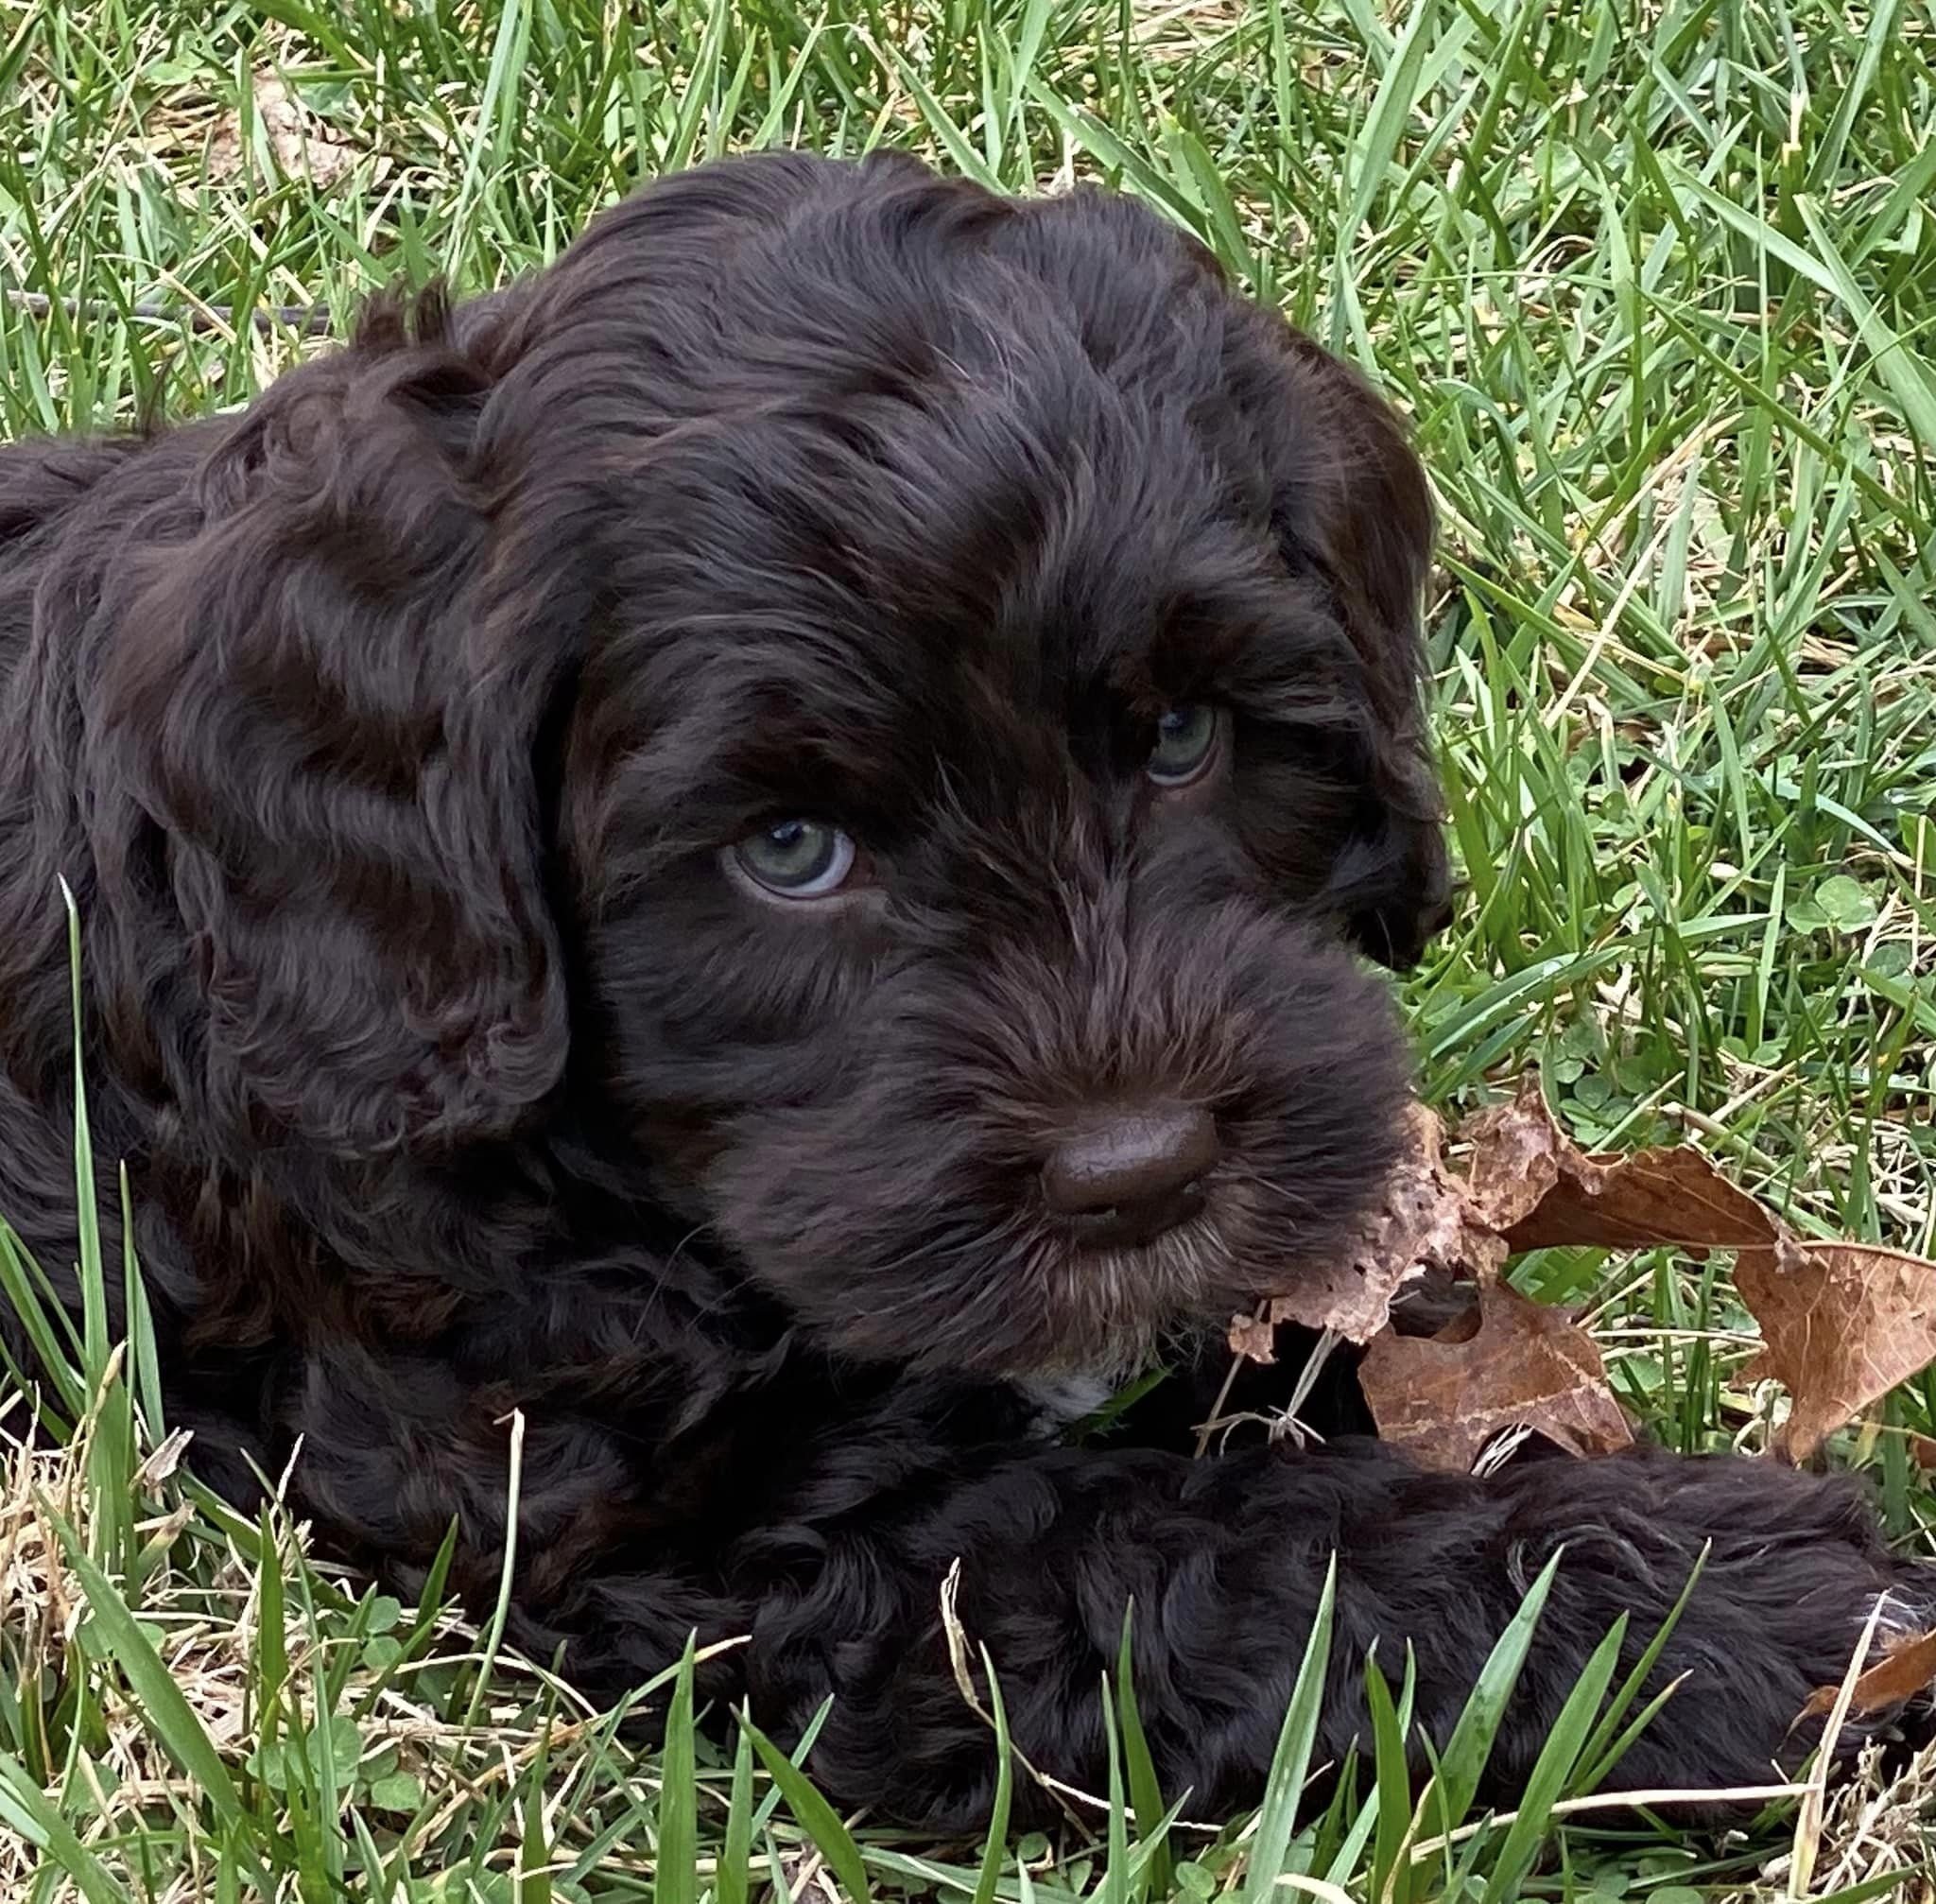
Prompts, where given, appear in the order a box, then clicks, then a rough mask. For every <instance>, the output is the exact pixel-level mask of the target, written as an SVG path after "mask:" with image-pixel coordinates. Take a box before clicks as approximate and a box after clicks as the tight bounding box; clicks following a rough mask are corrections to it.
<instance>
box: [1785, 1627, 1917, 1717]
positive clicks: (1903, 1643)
mask: <svg viewBox="0 0 1936 1904" xmlns="http://www.w3.org/2000/svg"><path fill="white" fill-rule="evenodd" d="M1932 1685H1936V1633H1921V1634H1904V1635H1902V1636H1900V1637H1898V1638H1897V1639H1895V1640H1894V1641H1893V1642H1892V1644H1891V1645H1890V1646H1889V1647H1888V1648H1887V1649H1886V1650H1885V1651H1884V1653H1883V1655H1882V1657H1881V1658H1880V1659H1879V1660H1877V1661H1876V1664H1875V1665H1874V1666H1872V1667H1869V1668H1868V1669H1866V1670H1864V1671H1863V1672H1862V1673H1861V1674H1860V1675H1859V1676H1858V1678H1857V1680H1856V1684H1855V1689H1854V1691H1853V1692H1852V1693H1851V1694H1850V1697H1849V1710H1850V1711H1851V1712H1854V1713H1857V1714H1860V1715H1867V1714H1869V1713H1872V1712H1889V1711H1892V1710H1893V1708H1894V1707H1896V1706H1898V1705H1905V1704H1907V1702H1908V1701H1910V1700H1911V1699H1913V1698H1915V1696H1916V1695H1917V1693H1919V1692H1927V1690H1928V1689H1929V1688H1930V1687H1931V1686H1932ZM1840 1694H1841V1687H1839V1686H1821V1687H1817V1688H1816V1689H1815V1690H1814V1691H1813V1692H1811V1693H1810V1694H1809V1695H1808V1703H1807V1705H1805V1706H1803V1708H1802V1710H1801V1713H1800V1715H1799V1718H1800V1719H1820V1718H1821V1717H1822V1716H1823V1714H1824V1713H1825V1712H1827V1711H1828V1710H1829V1709H1830V1708H1831V1707H1832V1706H1833V1705H1835V1702H1836V1700H1837V1698H1838V1697H1839V1696H1840Z"/></svg>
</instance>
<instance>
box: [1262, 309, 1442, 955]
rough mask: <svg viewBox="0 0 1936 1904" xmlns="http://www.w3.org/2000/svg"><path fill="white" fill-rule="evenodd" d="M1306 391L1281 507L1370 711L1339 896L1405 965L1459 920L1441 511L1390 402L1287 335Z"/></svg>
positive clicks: (1294, 369)
mask: <svg viewBox="0 0 1936 1904" xmlns="http://www.w3.org/2000/svg"><path fill="white" fill-rule="evenodd" d="M1280 336H1281V337H1283V338H1287V339H1288V348H1289V354H1290V370H1291V374H1292V377H1293V379H1294V381H1295V384H1296V386H1297V395H1298V402H1297V403H1296V405H1295V406H1294V409H1295V411H1296V416H1297V423H1298V426H1299V438H1300V441H1299V442H1298V444H1297V446H1296V454H1297V459H1298V477H1299V480H1298V482H1297V483H1296V486H1295V489H1294V491H1293V492H1292V493H1288V494H1287V495H1286V496H1285V497H1284V498H1283V500H1282V502H1281V505H1280V507H1281V510H1282V515H1281V518H1280V523H1279V529H1280V533H1281V535H1282V536H1283V537H1284V539H1285V540H1286V542H1287V543H1288V544H1289V545H1291V552H1292V559H1293V562H1294V563H1296V564H1297V565H1299V566H1303V567H1308V568H1311V569H1314V570H1315V571H1316V572H1317V573H1318V574H1320V575H1321V576H1322V578H1323V580H1324V582H1325V584H1326V586H1327V587H1328V589H1329V591H1330V594H1331V596H1332V598H1333V600H1334V601H1335V602H1336V603H1337V605H1338V609H1339V612H1340V614H1341V616H1342V618H1343V621H1344V625H1345V629H1346V632H1348V633H1349V635H1350V637H1351V641H1352V645H1353V647H1354V648H1355V649H1356V650H1357V658H1358V666H1360V668H1361V669H1362V670H1363V672H1362V681H1363V684H1364V688H1365V692H1366V696H1367V699H1368V701H1369V702H1370V713H1371V731H1370V733H1369V735H1368V736H1367V743H1368V746H1367V752H1368V754H1369V758H1368V760H1367V761H1366V762H1365V763H1364V766H1365V777H1366V781H1367V788H1366V806H1365V812H1364V814H1363V817H1362V822H1361V824H1360V826H1359V828H1358V829H1357V833H1356V835H1355V836H1354V838H1353V839H1352V840H1351V841H1350V843H1349V844H1348V845H1347V846H1346V848H1345V850H1344V852H1343V853H1342V854H1341V855H1340V858H1339V861H1338V864H1337V867H1336V868H1335V870H1334V873H1333V875H1332V879H1331V882H1330V889H1329V896H1330V897H1331V899H1332V900H1333V901H1334V902H1335V903H1336V904H1337V905H1338V907H1339V909H1340V912H1341V913H1342V914H1343V915H1344V916H1345V918H1346V919H1347V920H1348V921H1349V923H1350V927H1351V931H1352V934H1353V936H1354V938H1355V939H1356V940H1357V943H1358V944H1359V946H1360V947H1361V949H1362V950H1364V951H1365V952H1366V953H1368V954H1369V955H1370V956H1371V957H1373V958H1374V959H1377V960H1379V961H1382V962H1383V963H1385V964H1387V965H1391V966H1393V967H1396V968H1399V969H1403V968H1404V967H1407V966H1409V965H1411V964H1414V963H1416V962H1417V961H1418V958H1419V956H1420V954H1421V953H1422V952H1423V951H1424V950H1425V947H1426V942H1427V941H1428V940H1429V939H1430V938H1431V937H1432V935H1433V934H1434V933H1436V932H1438V931H1439V930H1441V929H1442V928H1443V926H1445V924H1446V923H1447V920H1448V917H1449V913H1450V904H1449V899H1450V891H1451V881H1450V873H1449V867H1448V863H1447V859H1446V853H1445V839H1444V833H1443V809H1442V805H1441V800H1440V793H1439V783H1438V775H1437V772H1436V770H1435V769H1434V767H1433V764H1432V758H1431V746H1430V739H1429V736H1428V735H1427V732H1426V717H1425V709H1424V704H1423V690H1424V685H1425V676H1426V666H1425V649H1424V643H1423V640H1422V638H1421V634H1420V628H1419V614H1420V597H1421V595H1422V593H1423V591H1424V587H1425V581H1426V573H1427V570H1428V567H1429V564H1430V561H1431V550H1432V535H1433V512H1432V502H1431V493H1430V491H1429V489H1428V488H1427V487H1426V477H1425V472H1424V470H1423V468H1422V467H1421V466H1420V463H1419V460H1418V458H1417V457H1416V456H1415V455H1414V454H1413V452H1412V449H1411V445H1410V444H1409V442H1408V441H1406V436H1405V432H1404V429H1403V427H1402V425H1401V424H1400V423H1399V420H1398V418H1397V417H1396V416H1395V415H1394V414H1393V412H1392V409H1391V407H1390V406H1389V405H1387V404H1386V403H1385V401H1384V400H1383V399H1382V398H1381V397H1380V396H1379V395H1378V394H1377V393H1376V391H1374V389H1372V388H1371V386H1370V385H1369V384H1368V383H1367V382H1366V381H1365V380H1364V379H1363V378H1362V377H1361V376H1360V375H1359V374H1358V373H1357V371H1355V370H1354V369H1352V368H1351V367H1350V366H1349V365H1347V364H1344V363H1342V362H1340V360H1339V359H1338V358H1336V357H1334V356H1332V355H1329V354H1328V353H1327V352H1325V351H1323V350H1321V349H1320V348H1319V347H1318V345H1317V344H1315V343H1313V342H1312V341H1311V340H1310V339H1308V338H1305V337H1303V336H1301V335H1299V334H1297V333H1295V332H1288V331H1287V332H1283V333H1280Z"/></svg>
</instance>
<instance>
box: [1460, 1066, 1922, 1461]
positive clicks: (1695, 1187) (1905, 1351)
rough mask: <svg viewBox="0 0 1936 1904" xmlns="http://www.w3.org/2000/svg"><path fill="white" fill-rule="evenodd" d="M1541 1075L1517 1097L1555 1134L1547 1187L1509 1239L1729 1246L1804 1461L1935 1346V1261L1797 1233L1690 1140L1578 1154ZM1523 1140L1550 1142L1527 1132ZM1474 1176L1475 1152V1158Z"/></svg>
mask: <svg viewBox="0 0 1936 1904" xmlns="http://www.w3.org/2000/svg"><path fill="white" fill-rule="evenodd" d="M1536 1099H1537V1087H1536V1086H1535V1087H1533V1090H1532V1091H1531V1092H1530V1093H1529V1091H1528V1089H1527V1087H1526V1086H1525V1085H1522V1086H1521V1089H1520V1094H1519V1098H1518V1099H1517V1100H1516V1101H1515V1103H1514V1105H1513V1107H1512V1109H1513V1112H1514V1113H1516V1114H1521V1115H1524V1116H1528V1117H1531V1118H1533V1119H1534V1120H1535V1121H1537V1120H1540V1119H1544V1121H1545V1122H1546V1124H1547V1127H1548V1129H1549V1130H1550V1131H1551V1134H1552V1137H1553V1139H1554V1140H1555V1142H1556V1146H1557V1148H1556V1150H1555V1151H1554V1153H1553V1155H1554V1159H1555V1164H1556V1168H1555V1170H1554V1174H1553V1180H1552V1184H1551V1187H1550V1188H1548V1189H1547V1191H1546V1193H1545V1194H1544V1195H1543V1196H1541V1197H1540V1198H1538V1199H1537V1200H1536V1201H1534V1202H1533V1203H1530V1204H1529V1205H1527V1206H1525V1207H1524V1209H1523V1210H1520V1211H1518V1212H1517V1213H1516V1214H1515V1216H1514V1220H1513V1223H1512V1225H1511V1227H1510V1228H1509V1229H1508V1230H1507V1233H1506V1242H1507V1246H1508V1247H1509V1248H1510V1249H1511V1250H1512V1251H1513V1253H1515V1254H1516V1253H1517V1252H1519V1251H1521V1250H1533V1249H1549V1248H1552V1247H1554V1246H1555V1245H1559V1244H1565V1243H1582V1244H1589V1245H1593V1246H1595V1247H1598V1248H1601V1249H1615V1250H1637V1249H1649V1248H1652V1247H1654V1246H1656V1245H1662V1244H1665V1245H1668V1246H1670V1247H1673V1248H1677V1249H1683V1250H1687V1251H1690V1252H1693V1253H1695V1254H1697V1255H1699V1254H1703V1253H1704V1252H1706V1251H1708V1250H1710V1249H1731V1250H1735V1251H1737V1252H1738V1253H1739V1254H1738V1255H1737V1260H1736V1268H1735V1287H1736V1288H1737V1290H1739V1291H1740V1295H1741V1300H1742V1301H1743V1302H1744V1303H1746V1304H1747V1306H1748V1308H1749V1310H1750V1311H1751V1312H1752V1313H1753V1315H1754V1317H1755V1321H1756V1322H1757V1323H1759V1324H1760V1325H1761V1337H1762V1342H1763V1348H1762V1352H1761V1354H1760V1355H1759V1356H1758V1357H1757V1358H1756V1359H1755V1361H1754V1362H1753V1363H1752V1364H1750V1366H1749V1369H1748V1374H1749V1376H1750V1377H1751V1378H1755V1379H1761V1378H1772V1379H1775V1380H1778V1381H1780V1382H1781V1383H1782V1385H1783V1386H1784V1387H1785V1388H1786V1389H1787V1390H1788V1391H1789V1397H1790V1406H1789V1418H1788V1421H1787V1422H1786V1423H1785V1424H1784V1426H1783V1428H1782V1429H1781V1432H1780V1434H1779V1436H1778V1437H1777V1439H1776V1451H1777V1452H1778V1453H1780V1454H1782V1455H1783V1456H1785V1457H1786V1458H1787V1459H1789V1460H1790V1461H1798V1462H1799V1461H1806V1459H1807V1458H1808V1456H1809V1455H1811V1454H1812V1453H1813V1452H1814V1451H1815V1449H1816V1448H1818V1447H1819V1446H1820V1445H1822V1442H1823V1440H1824V1437H1825V1436H1827V1435H1830V1434H1832V1433H1834V1431H1835V1430H1836V1429H1837V1428H1841V1425H1842V1424H1843V1423H1844V1422H1846V1421H1848V1420H1850V1419H1852V1418H1853V1417H1854V1416H1856V1415H1858V1414H1859V1413H1860V1412H1861V1411H1862V1410H1863V1409H1865V1408H1867V1407H1868V1406H1869V1405H1870V1404H1871V1403H1872V1402H1874V1401H1876V1400H1878V1399H1879V1398H1880V1397H1881V1396H1883V1395H1885V1394H1887V1393H1889V1391H1890V1390H1891V1389H1893V1388H1894V1387H1895V1385H1896V1384H1897V1383H1898V1382H1901V1381H1905V1380H1907V1379H1908V1378H1909V1377H1910V1376H1912V1375H1914V1374H1915V1373H1916V1372H1917V1371H1918V1370H1919V1369H1922V1368H1924V1367H1927V1364H1928V1363H1929V1362H1930V1361H1931V1360H1932V1359H1936V1264H1931V1263H1928V1262H1926V1261H1925V1260H1924V1259H1923V1258H1922V1257H1920V1256H1911V1255H1904V1254H1903V1253H1902V1252H1900V1251H1897V1250H1886V1249H1882V1248H1880V1247H1879V1246H1876V1245H1874V1244H1867V1243H1818V1242H1813V1241H1807V1242H1805V1241H1803V1240H1802V1239H1801V1238H1797V1237H1796V1236H1794V1235H1793V1233H1792V1232H1790V1231H1789V1229H1788V1227H1787V1226H1786V1225H1785V1224H1784V1223H1783V1222H1782V1221H1781V1220H1780V1219H1779V1218H1778V1217H1776V1216H1774V1215H1773V1214H1772V1212H1770V1211H1768V1210H1766V1209H1764V1208H1763V1207H1762V1206H1761V1204H1759V1203H1756V1202H1755V1199H1754V1198H1753V1197H1751V1196H1750V1195H1749V1194H1748V1193H1747V1192H1746V1191H1745V1190H1743V1189H1742V1188H1741V1187H1740V1186H1738V1185H1737V1184H1733V1183H1730V1182H1729V1181H1728V1179H1727V1178H1726V1177H1724V1176H1722V1175H1721V1173H1720V1170H1719V1169H1717V1168H1715V1166H1714V1165H1713V1164H1712V1163H1711V1162H1710V1161H1709V1160H1708V1159H1707V1158H1706V1157H1704V1156H1703V1155H1702V1154H1701V1152H1700V1151H1693V1150H1688V1149H1685V1148H1676V1149H1671V1150H1665V1149H1664V1150H1651V1151H1634V1153H1633V1154H1632V1155H1629V1156H1593V1157H1589V1156H1585V1155H1582V1152H1581V1151H1578V1150H1577V1149H1575V1148H1574V1146H1573V1145H1572V1144H1571V1143H1570V1142H1569V1141H1568V1140H1567V1138H1566V1137H1565V1136H1564V1134H1562V1133H1561V1132H1560V1131H1559V1130H1558V1127H1557V1126H1555V1125H1553V1123H1552V1119H1551V1116H1550V1114H1549V1113H1548V1112H1547V1110H1546V1107H1545V1105H1544V1103H1536V1104H1535V1100H1536ZM1517 1143H1518V1148H1519V1150H1520V1151H1526V1152H1529V1153H1538V1154H1540V1155H1541V1157H1542V1163H1541V1166H1540V1168H1541V1169H1542V1171H1543V1170H1544V1168H1545V1166H1544V1161H1543V1157H1544V1153H1543V1152H1541V1151H1540V1150H1539V1146H1538V1144H1537V1143H1536V1142H1533V1141H1532V1140H1530V1139H1528V1138H1526V1137H1524V1136H1523V1135H1522V1136H1520V1137H1519V1138H1518V1139H1517ZM1474 1174H1475V1180H1477V1175H1478V1171H1477V1166H1475V1172H1474Z"/></svg>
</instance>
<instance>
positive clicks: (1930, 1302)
mask: <svg viewBox="0 0 1936 1904" xmlns="http://www.w3.org/2000/svg"><path fill="white" fill-rule="evenodd" d="M1735 1287H1736V1288H1737V1290H1740V1292H1741V1300H1742V1301H1743V1302H1744V1303H1746V1304H1747V1305H1748V1307H1749V1308H1750V1309H1752V1310H1753V1311H1754V1313H1755V1321H1757V1322H1758V1323H1759V1324H1761V1343H1762V1347H1761V1353H1760V1354H1759V1355H1758V1356H1756V1357H1755V1359H1754V1360H1753V1361H1752V1362H1751V1363H1749V1365H1748V1370H1747V1373H1748V1375H1749V1376H1750V1377H1751V1378H1752V1379H1757V1380H1758V1379H1762V1378H1767V1377H1772V1378H1773V1379H1774V1380H1776V1381H1778V1382H1780V1383H1781V1384H1782V1386H1783V1387H1784V1388H1786V1389H1787V1390H1788V1392H1789V1396H1790V1397H1791V1400H1790V1405H1789V1418H1788V1420H1787V1422H1786V1423H1785V1424H1784V1425H1783V1427H1782V1430H1781V1434H1780V1437H1779V1440H1778V1443H1777V1447H1778V1451H1779V1452H1780V1453H1781V1454H1783V1455H1785V1456H1786V1457H1787V1458H1788V1459H1789V1461H1797V1462H1800V1461H1806V1460H1807V1458H1808V1457H1809V1456H1810V1455H1811V1454H1813V1453H1814V1451H1815V1450H1816V1449H1817V1448H1818V1447H1820V1446H1821V1445H1822V1443H1823V1441H1824V1438H1825V1437H1826V1436H1828V1435H1831V1434H1833V1433H1834V1432H1835V1430H1836V1429H1837V1428H1841V1425H1842V1424H1843V1423H1844V1422H1845V1421H1848V1420H1850V1419H1851V1418H1852V1417H1853V1416H1855V1415H1858V1414H1859V1413H1860V1412H1861V1411H1862V1410H1863V1409H1865V1408H1867V1407H1868V1406H1869V1404H1870V1403H1871V1402H1874V1401H1876V1400H1879V1399H1880V1398H1881V1397H1882V1396H1883V1395H1886V1394H1887V1393H1889V1391H1890V1390H1891V1389H1893V1388H1894V1387H1895V1385H1896V1384H1897V1383H1898V1382H1903V1381H1907V1380H1908V1379H1909V1378H1910V1376H1912V1375H1915V1374H1916V1373H1917V1372H1918V1371H1919V1370H1921V1369H1924V1368H1927V1366H1928V1364H1929V1363H1930V1361H1932V1360H1936V1264H1932V1263H1928V1262H1926V1261H1925V1260H1924V1259H1923V1258H1922V1257H1921V1256H1910V1255H1903V1254H1902V1253H1901V1252H1899V1251H1896V1250H1885V1249H1881V1248H1878V1247H1876V1246H1875V1245H1872V1244H1867V1243H1813V1242H1811V1243H1805V1244H1794V1245H1792V1247H1791V1248H1790V1250H1789V1253H1788V1255H1778V1254H1777V1253H1776V1252H1775V1251H1773V1250H1743V1251H1742V1252H1741V1254H1740V1256H1739V1257H1738V1258H1737V1261H1736V1264H1735Z"/></svg>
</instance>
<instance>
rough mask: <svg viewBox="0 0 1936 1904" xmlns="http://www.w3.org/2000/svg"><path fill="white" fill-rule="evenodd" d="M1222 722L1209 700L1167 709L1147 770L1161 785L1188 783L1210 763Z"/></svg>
mask: <svg viewBox="0 0 1936 1904" xmlns="http://www.w3.org/2000/svg"><path fill="white" fill-rule="evenodd" d="M1218 729H1219V721H1218V718H1217V710H1216V708H1214V707H1213V706H1211V705H1210V703H1209V702H1208V701H1185V702H1184V704H1183V705H1181V706H1179V707H1172V708H1169V709H1167V711H1166V712H1165V713H1164V714H1163V715H1162V716H1161V717H1160V718H1158V720H1157V722H1156V745H1155V746H1154V747H1152V748H1151V749H1150V758H1149V760H1148V761H1147V762H1146V763H1145V766H1144V771H1145V772H1147V773H1148V774H1149V776H1150V779H1151V780H1153V781H1154V782H1155V783H1156V784H1157V786H1159V787H1184V786H1186V785H1188V783H1189V782H1190V781H1192V780H1194V779H1196V777H1197V776H1198V775H1199V774H1200V773H1201V772H1202V771H1203V770H1204V769H1205V768H1206V767H1208V766H1209V765H1210V762H1211V759H1212V757H1213V756H1214V755H1215V754H1216V752H1217V735H1218Z"/></svg>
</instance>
